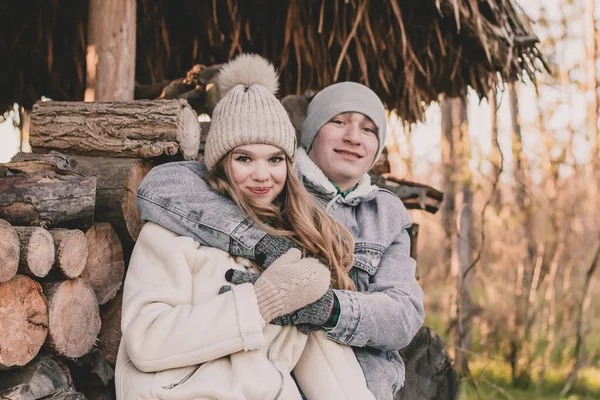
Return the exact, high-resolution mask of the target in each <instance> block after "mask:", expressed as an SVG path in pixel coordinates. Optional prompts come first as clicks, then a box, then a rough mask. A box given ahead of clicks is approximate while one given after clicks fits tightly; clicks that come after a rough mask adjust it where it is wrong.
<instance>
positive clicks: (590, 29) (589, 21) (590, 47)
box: [585, 0, 600, 191]
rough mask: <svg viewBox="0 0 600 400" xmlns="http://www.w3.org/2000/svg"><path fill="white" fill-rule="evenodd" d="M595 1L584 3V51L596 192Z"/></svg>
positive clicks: (599, 144)
mask: <svg viewBox="0 0 600 400" xmlns="http://www.w3.org/2000/svg"><path fill="white" fill-rule="evenodd" d="M595 9H596V1H595V0H586V2H585V21H586V22H585V30H586V33H585V40H586V43H585V49H586V63H587V74H588V89H587V95H588V96H587V107H588V110H587V131H588V135H589V137H590V144H591V145H590V150H591V157H590V164H591V165H592V172H593V175H592V176H593V178H594V183H595V186H596V187H595V189H596V191H598V190H600V187H598V185H599V182H600V154H599V153H600V135H599V133H598V112H599V110H598V105H599V104H598V103H599V102H598V75H597V61H598V57H597V43H596V34H597V32H596V14H595Z"/></svg>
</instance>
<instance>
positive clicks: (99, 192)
mask: <svg viewBox="0 0 600 400" xmlns="http://www.w3.org/2000/svg"><path fill="white" fill-rule="evenodd" d="M72 158H73V159H74V160H75V161H76V165H75V167H74V171H75V172H77V173H79V174H81V175H84V176H95V177H96V179H97V183H96V209H95V213H94V220H95V221H96V222H108V223H110V224H111V225H112V226H113V228H114V229H115V230H116V232H117V233H118V235H119V237H120V238H121V241H122V242H123V244H124V245H126V246H128V248H129V250H130V248H132V247H133V244H134V242H135V241H136V239H137V237H138V235H139V233H140V230H141V229H142V225H143V223H142V220H141V218H140V213H139V211H138V209H137V206H136V196H137V190H138V187H139V186H140V183H141V182H142V179H144V177H145V176H146V175H147V174H148V172H150V170H151V169H152V163H151V162H149V161H146V160H140V159H136V158H119V159H116V158H103V157H86V156H72Z"/></svg>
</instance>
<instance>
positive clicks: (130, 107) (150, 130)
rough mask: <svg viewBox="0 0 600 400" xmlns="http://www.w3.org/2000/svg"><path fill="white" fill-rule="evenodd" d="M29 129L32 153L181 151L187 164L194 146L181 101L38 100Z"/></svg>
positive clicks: (195, 128)
mask: <svg viewBox="0 0 600 400" xmlns="http://www.w3.org/2000/svg"><path fill="white" fill-rule="evenodd" d="M30 129H31V131H30V141H31V147H32V149H33V151H34V152H44V151H48V150H50V149H53V150H59V151H64V152H67V153H73V154H83V155H93V156H108V157H140V158H152V157H158V156H161V155H166V156H174V155H175V154H177V152H178V151H181V153H182V154H183V157H184V158H185V159H186V160H192V159H195V158H196V157H197V156H198V149H199V147H200V125H199V123H198V119H197V116H196V113H195V112H194V111H193V110H192V108H191V107H190V106H189V105H188V104H187V102H186V101H185V100H139V101H130V102H114V103H84V102H69V101H38V102H37V103H35V104H34V105H33V110H32V112H31V128H30Z"/></svg>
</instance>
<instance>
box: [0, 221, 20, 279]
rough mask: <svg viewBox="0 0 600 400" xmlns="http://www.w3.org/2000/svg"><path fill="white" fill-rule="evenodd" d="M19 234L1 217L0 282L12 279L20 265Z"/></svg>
mask: <svg viewBox="0 0 600 400" xmlns="http://www.w3.org/2000/svg"><path fill="white" fill-rule="evenodd" d="M19 251H20V245H19V236H18V235H17V232H16V231H15V228H13V227H12V225H11V224H10V223H8V222H7V221H5V220H3V219H0V283H1V282H7V281H9V280H11V279H12V278H13V277H14V276H15V274H16V273H17V269H18V267H19Z"/></svg>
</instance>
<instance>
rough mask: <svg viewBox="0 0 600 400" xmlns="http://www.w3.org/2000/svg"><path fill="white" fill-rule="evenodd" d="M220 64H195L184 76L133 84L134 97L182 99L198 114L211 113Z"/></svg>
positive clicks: (214, 102)
mask: <svg viewBox="0 0 600 400" xmlns="http://www.w3.org/2000/svg"><path fill="white" fill-rule="evenodd" d="M220 68H221V64H215V65H210V66H206V65H202V64H196V65H194V66H193V67H192V69H190V70H189V71H188V72H187V73H186V76H185V77H182V78H178V79H175V80H172V81H169V80H164V81H162V82H157V83H151V84H140V83H137V82H136V84H135V91H134V98H135V99H184V100H186V101H187V102H188V103H189V104H190V106H191V107H192V108H193V109H194V111H196V113H197V114H198V115H200V114H209V115H210V114H212V111H213V109H214V107H215V105H216V103H217V92H218V90H217V87H216V79H217V77H218V73H219V69H220Z"/></svg>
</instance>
